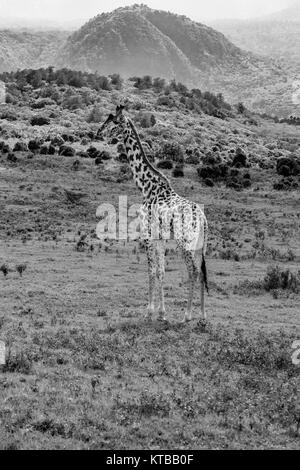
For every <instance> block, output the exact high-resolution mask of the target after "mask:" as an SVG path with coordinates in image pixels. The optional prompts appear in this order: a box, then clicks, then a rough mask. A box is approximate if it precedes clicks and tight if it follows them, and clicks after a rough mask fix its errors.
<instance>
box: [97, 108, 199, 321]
mask: <svg viewBox="0 0 300 470" xmlns="http://www.w3.org/2000/svg"><path fill="white" fill-rule="evenodd" d="M123 109H124V107H122V106H118V107H117V110H116V114H115V115H113V114H110V115H109V117H108V118H107V120H106V121H105V122H104V124H103V125H102V126H101V128H100V129H99V131H98V134H99V135H102V133H103V132H104V130H106V129H109V130H110V132H111V133H112V134H114V135H117V136H118V137H119V138H120V139H122V140H123V143H124V147H125V149H126V155H127V160H128V163H129V165H130V168H131V171H132V174H133V178H134V181H135V183H136V185H137V187H138V188H139V189H140V190H141V192H142V195H143V205H142V207H141V210H140V221H141V222H140V227H141V239H142V240H144V242H145V246H146V250H147V257H148V271H149V306H148V312H147V316H149V315H152V313H153V312H154V310H155V304H154V294H155V284H156V280H158V284H159V315H160V318H161V319H165V313H166V312H165V302H164V289H163V282H164V275H165V261H164V256H165V241H166V240H170V239H174V240H175V241H176V243H177V245H178V247H179V249H180V250H181V252H182V255H183V259H184V261H185V263H186V266H187V270H188V278H189V297H188V304H187V308H186V312H185V315H184V321H189V320H191V318H192V302H193V297H194V288H195V284H196V282H197V281H200V286H201V313H202V320H203V321H204V322H205V321H206V313H205V306H204V290H205V289H204V288H205V286H206V288H207V273H206V263H205V255H206V249H207V238H208V224H207V220H206V217H205V214H204V210H203V208H202V207H201V206H200V205H199V204H196V203H194V202H192V201H189V200H188V199H186V198H183V197H181V196H179V195H178V194H177V193H176V192H175V191H174V189H173V188H172V186H171V184H170V181H169V180H168V178H167V177H166V176H165V175H163V174H162V173H161V172H160V171H158V170H157V169H156V168H155V167H154V166H153V164H152V163H151V162H150V161H149V159H148V158H147V156H146V154H145V152H144V150H143V146H142V144H141V141H140V138H139V136H138V133H137V131H136V129H135V126H134V124H133V123H132V121H131V120H130V119H129V118H128V117H126V116H125V115H124V113H123Z"/></svg>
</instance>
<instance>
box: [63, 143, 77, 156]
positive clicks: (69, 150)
mask: <svg viewBox="0 0 300 470" xmlns="http://www.w3.org/2000/svg"><path fill="white" fill-rule="evenodd" d="M75 153H76V152H75V149H73V147H70V146H69V145H62V146H61V147H60V149H59V155H61V156H63V157H74V156H75Z"/></svg>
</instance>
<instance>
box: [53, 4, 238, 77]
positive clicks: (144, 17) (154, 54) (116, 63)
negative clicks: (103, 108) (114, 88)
mask: <svg viewBox="0 0 300 470" xmlns="http://www.w3.org/2000/svg"><path fill="white" fill-rule="evenodd" d="M243 55H245V54H243V52H242V51H241V50H240V49H239V48H238V47H236V46H234V45H233V44H231V43H230V41H228V40H227V39H226V38H225V37H224V36H223V35H222V34H220V33H218V32H216V31H214V30H213V29H212V28H210V27H208V26H205V25H202V24H200V23H195V22H193V21H191V20H190V19H188V18H186V17H184V16H179V15H175V14H172V13H168V12H164V11H158V10H152V9H150V8H148V7H147V6H144V5H134V6H133V7H126V8H118V9H117V10H114V11H113V12H111V13H103V14H101V15H98V16H96V17H95V18H93V19H92V20H90V21H89V22H88V23H87V24H85V25H84V26H83V27H82V28H81V29H80V30H79V31H77V32H75V33H74V34H72V35H71V36H70V37H69V38H68V40H67V42H66V44H65V47H64V48H63V50H62V52H61V56H60V59H59V63H60V64H61V65H68V66H70V67H73V68H81V69H85V70H86V69H88V70H90V71H101V72H102V73H106V74H107V73H112V72H118V73H121V74H122V75H124V76H132V75H144V74H150V75H154V76H161V77H165V78H177V79H178V80H182V81H185V82H188V81H193V79H195V76H196V73H197V72H199V70H201V71H206V70H210V69H211V68H212V67H215V66H221V65H230V64H231V65H233V64H236V63H237V62H238V61H239V60H241V58H242V57H243Z"/></svg>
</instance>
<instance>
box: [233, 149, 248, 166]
mask: <svg viewBox="0 0 300 470" xmlns="http://www.w3.org/2000/svg"><path fill="white" fill-rule="evenodd" d="M232 166H235V167H237V168H241V167H246V166H247V155H246V153H245V152H244V150H243V149H241V148H240V147H239V148H237V150H236V154H235V157H234V159H233V161H232Z"/></svg>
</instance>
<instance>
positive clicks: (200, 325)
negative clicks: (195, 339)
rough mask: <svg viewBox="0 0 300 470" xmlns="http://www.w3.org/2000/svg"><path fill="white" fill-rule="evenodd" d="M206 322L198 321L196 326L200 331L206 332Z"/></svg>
mask: <svg viewBox="0 0 300 470" xmlns="http://www.w3.org/2000/svg"><path fill="white" fill-rule="evenodd" d="M207 324H208V323H207V320H205V319H204V318H201V320H199V321H198V323H197V326H198V328H200V329H201V330H202V331H206V329H207Z"/></svg>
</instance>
